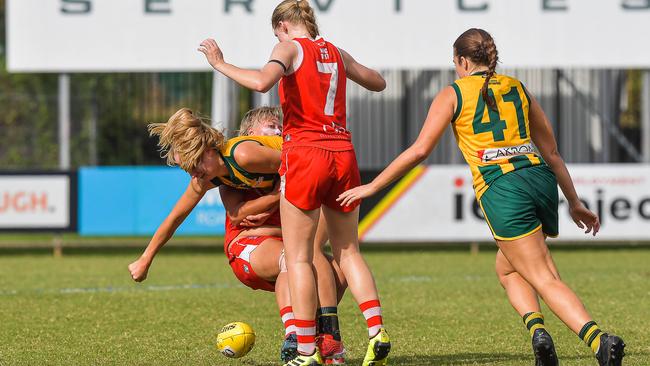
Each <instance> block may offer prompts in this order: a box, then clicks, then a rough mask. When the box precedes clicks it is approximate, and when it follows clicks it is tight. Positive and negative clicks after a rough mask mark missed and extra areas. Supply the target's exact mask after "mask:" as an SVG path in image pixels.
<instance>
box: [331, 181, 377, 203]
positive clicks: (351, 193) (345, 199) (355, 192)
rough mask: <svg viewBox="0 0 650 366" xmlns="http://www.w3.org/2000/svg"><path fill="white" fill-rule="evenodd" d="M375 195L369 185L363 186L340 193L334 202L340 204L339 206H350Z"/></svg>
mask: <svg viewBox="0 0 650 366" xmlns="http://www.w3.org/2000/svg"><path fill="white" fill-rule="evenodd" d="M375 193H377V192H376V191H375V190H374V188H373V187H372V186H371V185H370V184H364V185H362V186H358V187H355V188H352V189H350V190H347V191H345V192H343V193H341V195H339V197H338V198H337V199H336V201H337V202H340V203H341V206H350V205H351V204H353V203H354V202H356V201H359V200H361V199H363V198H366V197H370V196H372V195H373V194H375Z"/></svg>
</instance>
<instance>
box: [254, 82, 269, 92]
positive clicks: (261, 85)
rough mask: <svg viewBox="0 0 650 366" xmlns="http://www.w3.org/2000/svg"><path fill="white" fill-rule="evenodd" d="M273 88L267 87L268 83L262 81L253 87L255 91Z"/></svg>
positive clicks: (266, 90)
mask: <svg viewBox="0 0 650 366" xmlns="http://www.w3.org/2000/svg"><path fill="white" fill-rule="evenodd" d="M270 89H271V88H269V87H267V86H266V85H264V84H262V83H256V84H255V87H254V88H253V90H254V91H256V92H258V93H266V92H268V91H269V90H270Z"/></svg>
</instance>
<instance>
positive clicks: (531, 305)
mask: <svg viewBox="0 0 650 366" xmlns="http://www.w3.org/2000/svg"><path fill="white" fill-rule="evenodd" d="M495 269H496V273H497V276H498V277H499V282H501V286H503V288H504V289H505V290H506V295H507V296H508V300H510V304H511V305H512V307H513V308H515V310H516V311H517V313H519V316H522V317H523V316H524V315H525V314H527V313H530V312H533V311H534V312H537V313H539V312H541V310H540V307H539V300H538V298H537V293H536V292H535V289H533V287H532V286H531V285H530V284H529V283H528V282H526V280H524V278H523V277H521V275H520V274H519V273H517V271H515V269H514V268H513V267H512V265H511V264H510V262H508V259H506V257H505V256H504V255H503V253H502V252H501V250H499V251H498V252H497V258H496V265H495Z"/></svg>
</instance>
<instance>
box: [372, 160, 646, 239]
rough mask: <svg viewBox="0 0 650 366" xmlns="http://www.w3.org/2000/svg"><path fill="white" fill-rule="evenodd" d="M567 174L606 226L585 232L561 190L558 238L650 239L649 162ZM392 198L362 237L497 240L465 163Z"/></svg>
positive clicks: (435, 169) (433, 169)
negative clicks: (594, 231)
mask: <svg viewBox="0 0 650 366" xmlns="http://www.w3.org/2000/svg"><path fill="white" fill-rule="evenodd" d="M569 172H570V173H571V176H572V178H573V181H574V183H575V187H576V191H577V192H578V196H579V197H580V198H581V199H582V200H583V201H584V202H585V204H586V205H587V206H588V207H589V208H590V209H591V210H593V211H594V212H596V213H597V214H598V215H599V217H600V220H601V224H602V226H601V230H600V232H599V233H598V235H597V236H596V237H593V236H591V235H585V234H584V232H583V231H582V230H581V229H579V228H578V227H577V226H576V225H575V224H574V223H573V221H572V220H571V217H570V216H569V213H568V205H567V204H566V202H565V199H564V196H563V195H562V194H561V191H560V206H559V214H560V215H559V217H560V236H559V238H558V239H557V240H562V241H582V240H607V241H619V240H650V165H570V166H569ZM387 197H389V196H387ZM393 197H398V198H397V199H396V200H394V202H393V204H392V205H388V206H387V207H386V209H385V210H384V212H382V213H381V214H379V215H374V216H375V217H377V219H376V220H375V221H374V222H372V223H365V225H366V226H367V229H366V230H365V231H364V232H362V240H363V241H366V242H450V241H451V242H454V241H461V242H467V241H491V240H493V239H492V235H491V233H490V229H489V228H488V226H487V224H486V223H485V221H484V220H483V215H482V213H481V210H480V208H479V207H478V205H477V204H476V200H475V198H474V197H475V196H474V191H473V189H472V179H471V175H470V172H469V168H467V167H466V166H430V167H427V168H426V169H425V170H424V171H423V172H422V173H421V175H420V177H418V179H415V180H413V183H412V184H411V185H410V186H406V187H403V189H402V190H401V192H399V193H397V192H396V194H393ZM380 206H381V204H380V205H378V207H380ZM367 217H370V216H367ZM361 226H362V227H363V226H364V223H363V221H362V225H361Z"/></svg>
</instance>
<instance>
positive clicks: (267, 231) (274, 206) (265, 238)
mask: <svg viewBox="0 0 650 366" xmlns="http://www.w3.org/2000/svg"><path fill="white" fill-rule="evenodd" d="M281 133H282V112H281V110H280V109H279V108H271V107H260V108H257V109H253V110H251V111H249V112H248V113H246V115H245V116H244V118H243V120H242V123H241V126H240V131H239V135H240V136H272V135H277V134H281ZM276 188H277V187H276ZM219 193H220V194H221V200H222V202H223V204H224V207H225V209H226V235H225V238H224V250H225V252H226V255H227V256H228V259H229V262H230V266H231V267H232V270H233V272H234V273H235V276H236V277H237V278H238V279H239V280H240V281H241V282H242V283H244V284H245V285H247V286H249V287H251V288H253V289H263V290H267V291H273V290H275V295H276V300H277V303H278V308H279V309H280V315H281V317H282V321H283V323H284V325H285V340H284V343H283V345H282V349H281V352H280V355H281V358H282V360H283V361H285V362H288V361H290V360H291V359H293V358H294V357H295V356H296V354H297V337H296V330H295V326H294V316H293V310H292V307H291V298H290V296H289V284H288V282H287V275H286V267H284V254H283V252H282V250H283V245H282V237H281V235H282V232H281V221H280V212H279V211H278V206H279V204H280V195H279V192H278V190H277V189H275V190H273V191H272V192H268V193H267V192H263V191H260V190H258V189H246V190H242V189H234V188H232V187H229V186H225V185H222V186H220V187H219ZM324 224H325V222H324V221H323V222H320V223H319V226H318V229H319V230H318V232H317V235H316V239H315V241H314V244H315V246H314V256H315V260H314V266H315V267H316V268H319V269H320V270H321V271H323V270H325V271H327V270H328V269H329V268H330V266H331V269H332V270H333V271H334V273H335V279H336V289H335V291H334V292H330V291H324V290H327V289H323V288H320V287H319V292H318V298H319V302H320V303H321V304H335V305H336V304H338V303H339V301H340V300H341V298H342V297H343V294H344V293H345V288H346V287H347V285H346V282H345V277H344V276H343V273H342V272H341V270H340V268H339V267H338V265H337V264H336V262H334V261H333V258H332V257H331V256H328V255H325V254H324V253H323V246H324V245H325V243H326V242H327V232H326V230H325V227H324ZM334 309H336V307H334ZM318 323H319V327H318V333H319V339H318V346H319V351H320V353H321V355H322V356H323V358H324V361H325V363H326V364H328V365H338V364H345V350H344V347H343V343H342V342H341V341H336V340H334V338H335V337H337V336H338V338H339V339H340V333H339V327H338V316H337V315H336V313H335V312H334V313H332V310H331V309H328V307H327V306H321V309H320V314H319V318H318Z"/></svg>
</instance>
